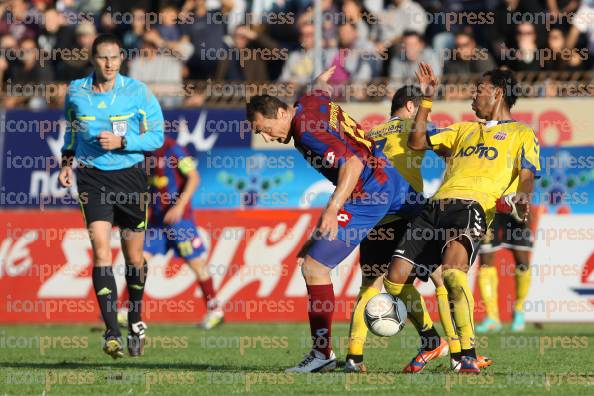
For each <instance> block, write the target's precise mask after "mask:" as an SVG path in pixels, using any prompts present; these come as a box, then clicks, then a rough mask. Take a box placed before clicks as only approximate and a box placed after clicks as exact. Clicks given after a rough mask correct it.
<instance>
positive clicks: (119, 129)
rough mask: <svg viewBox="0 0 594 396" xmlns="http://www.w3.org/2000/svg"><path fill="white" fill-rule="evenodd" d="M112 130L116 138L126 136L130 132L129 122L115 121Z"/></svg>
mask: <svg viewBox="0 0 594 396" xmlns="http://www.w3.org/2000/svg"><path fill="white" fill-rule="evenodd" d="M111 129H112V130H113V134H114V135H116V136H124V135H125V134H126V132H127V131H128V122H127V121H126V120H121V121H113V122H112V123H111Z"/></svg>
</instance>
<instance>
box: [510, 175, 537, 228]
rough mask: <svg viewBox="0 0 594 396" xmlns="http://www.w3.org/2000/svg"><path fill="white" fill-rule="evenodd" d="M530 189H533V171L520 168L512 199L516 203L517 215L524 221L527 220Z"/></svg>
mask: <svg viewBox="0 0 594 396" xmlns="http://www.w3.org/2000/svg"><path fill="white" fill-rule="evenodd" d="M532 191H534V173H532V171H531V170H529V169H522V170H520V183H519V185H518V192H517V193H516V195H515V196H514V198H513V201H514V203H515V204H516V208H517V210H518V215H519V216H520V218H521V219H522V221H523V222H524V223H526V222H527V221H528V213H529V212H530V197H531V196H532Z"/></svg>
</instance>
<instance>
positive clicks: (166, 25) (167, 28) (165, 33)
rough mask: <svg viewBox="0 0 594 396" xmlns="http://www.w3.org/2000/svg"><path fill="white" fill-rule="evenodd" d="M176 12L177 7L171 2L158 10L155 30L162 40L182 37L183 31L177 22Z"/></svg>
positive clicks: (173, 39) (176, 39)
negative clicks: (157, 21) (157, 22)
mask: <svg viewBox="0 0 594 396" xmlns="http://www.w3.org/2000/svg"><path fill="white" fill-rule="evenodd" d="M178 12H179V11H178V9H177V8H176V7H175V6H174V5H172V4H167V5H165V6H163V7H161V9H160V10H159V24H158V25H157V31H158V32H159V34H160V35H161V37H162V38H163V39H164V40H167V41H179V40H181V38H182V35H183V33H182V31H181V27H180V25H179V24H178V23H177V14H178Z"/></svg>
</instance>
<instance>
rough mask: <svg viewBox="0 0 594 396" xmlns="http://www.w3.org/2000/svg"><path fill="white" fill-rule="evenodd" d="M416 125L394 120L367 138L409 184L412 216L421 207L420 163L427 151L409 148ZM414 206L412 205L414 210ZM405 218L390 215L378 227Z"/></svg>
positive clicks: (378, 126) (400, 119)
mask: <svg viewBox="0 0 594 396" xmlns="http://www.w3.org/2000/svg"><path fill="white" fill-rule="evenodd" d="M412 124H413V120H412V119H403V118H400V117H392V118H390V119H389V120H388V121H386V122H384V123H382V124H380V125H377V126H375V127H374V128H372V129H371V130H370V131H369V132H368V133H367V137H368V138H369V139H371V140H373V142H374V144H375V147H376V149H380V150H381V151H382V153H383V154H384V155H385V156H386V158H388V160H389V161H390V162H391V163H392V166H393V167H394V168H395V169H396V171H397V172H398V173H399V174H400V175H401V176H402V177H403V178H404V180H406V182H408V184H409V186H408V189H407V193H408V197H407V198H406V200H407V201H408V204H409V205H407V208H408V210H407V214H406V216H404V217H410V216H411V215H415V214H416V213H417V209H415V208H414V206H418V210H419V211H420V209H421V208H422V203H423V201H424V200H423V199H422V194H423V177H422V176H421V162H422V161H423V157H424V155H425V152H424V151H414V150H411V149H410V148H409V147H408V135H409V133H410V131H411V127H412ZM411 206H413V208H412V210H411ZM401 217H403V216H400V215H388V216H386V218H384V219H383V220H382V221H381V222H380V223H379V224H380V225H382V224H386V223H388V222H390V221H394V220H396V219H398V218H401Z"/></svg>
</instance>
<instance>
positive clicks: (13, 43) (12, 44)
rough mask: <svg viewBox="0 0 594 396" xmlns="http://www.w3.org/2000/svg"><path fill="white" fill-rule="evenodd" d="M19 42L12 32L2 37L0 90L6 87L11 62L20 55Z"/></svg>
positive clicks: (0, 43) (0, 46) (0, 40)
mask: <svg viewBox="0 0 594 396" xmlns="http://www.w3.org/2000/svg"><path fill="white" fill-rule="evenodd" d="M18 49H19V43H18V42H17V40H16V39H15V38H14V37H13V36H12V35H10V34H5V35H3V36H2V37H0V88H2V89H0V91H1V90H3V89H4V83H5V82H6V80H7V79H8V78H10V75H9V67H10V63H9V62H13V61H14V59H15V58H16V56H17V55H18Z"/></svg>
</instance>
